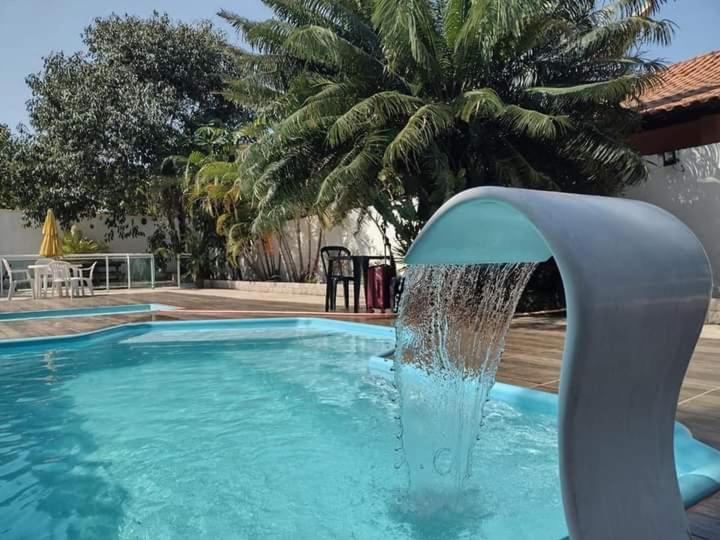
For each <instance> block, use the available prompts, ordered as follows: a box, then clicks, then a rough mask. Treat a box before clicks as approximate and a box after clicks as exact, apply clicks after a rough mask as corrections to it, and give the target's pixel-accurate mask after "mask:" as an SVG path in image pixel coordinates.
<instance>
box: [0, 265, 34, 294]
mask: <svg viewBox="0 0 720 540" xmlns="http://www.w3.org/2000/svg"><path fill="white" fill-rule="evenodd" d="M2 263H3V267H5V273H7V275H8V278H9V280H10V283H9V286H8V300H12V297H13V294H15V290H16V289H17V286H18V284H20V283H27V284H28V286H30V288H31V289H32V278H31V277H30V272H28V271H27V269H23V270H13V269H12V268H11V267H10V263H9V262H8V261H7V259H3V260H2ZM16 276H24V277H20V278H18V277H16Z"/></svg>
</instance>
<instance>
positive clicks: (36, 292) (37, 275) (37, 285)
mask: <svg viewBox="0 0 720 540" xmlns="http://www.w3.org/2000/svg"><path fill="white" fill-rule="evenodd" d="M67 265H68V266H69V267H70V271H71V272H72V274H73V276H75V277H78V276H79V277H82V271H83V270H84V269H83V268H82V267H81V266H80V265H77V264H71V263H67ZM28 270H31V271H32V273H33V280H32V296H33V298H35V299H37V298H40V293H41V292H42V291H43V283H42V281H43V277H44V276H52V271H51V270H50V266H48V265H47V264H31V265H29V266H28ZM68 294H70V287H69V286H68Z"/></svg>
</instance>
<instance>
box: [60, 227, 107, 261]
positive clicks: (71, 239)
mask: <svg viewBox="0 0 720 540" xmlns="http://www.w3.org/2000/svg"><path fill="white" fill-rule="evenodd" d="M62 248H63V254H64V255H72V254H74V253H106V252H107V245H106V244H105V243H104V242H101V241H97V240H92V239H90V238H87V237H86V236H85V235H84V234H83V232H82V230H81V229H80V227H78V226H76V225H73V227H72V228H71V229H70V230H69V231H68V232H66V233H65V234H64V235H63V242H62Z"/></svg>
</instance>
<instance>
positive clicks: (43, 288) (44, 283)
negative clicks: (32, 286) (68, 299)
mask: <svg viewBox="0 0 720 540" xmlns="http://www.w3.org/2000/svg"><path fill="white" fill-rule="evenodd" d="M53 262H55V260H54V259H38V260H37V261H35V266H43V265H45V266H47V267H48V270H47V271H44V270H41V269H40V268H36V269H35V272H36V273H37V272H39V273H40V280H41V283H40V290H39V291H38V293H39V294H38V296H39V295H40V294H42V295H43V296H44V297H46V296H47V291H48V278H49V277H52V272H50V263H53Z"/></svg>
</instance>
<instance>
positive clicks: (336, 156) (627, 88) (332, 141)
mask: <svg viewBox="0 0 720 540" xmlns="http://www.w3.org/2000/svg"><path fill="white" fill-rule="evenodd" d="M263 2H264V3H265V4H266V5H267V6H269V7H270V8H271V9H272V10H273V12H274V14H275V17H274V18H272V19H270V20H267V21H261V22H256V21H250V20H248V19H246V18H244V17H241V16H239V15H236V14H232V13H230V12H227V11H222V12H221V13H220V16H221V17H223V18H224V19H226V20H227V21H228V22H229V23H230V24H232V26H234V27H235V28H236V29H237V30H238V31H239V32H240V34H241V35H242V37H243V38H244V40H245V41H246V42H247V43H248V44H249V45H250V46H251V47H252V49H253V50H252V52H248V51H243V50H238V51H237V56H238V59H239V62H240V64H241V66H242V73H243V77H242V78H241V79H239V80H236V81H233V82H232V83H230V85H229V87H228V90H227V95H228V96H229V97H230V98H232V99H233V100H234V101H235V102H237V103H240V104H242V105H245V106H249V107H253V108H254V109H255V110H256V111H258V119H259V126H260V127H259V129H258V131H257V132H256V135H257V136H258V137H259V138H258V139H257V141H256V142H255V143H254V144H252V145H250V146H249V147H248V149H247V150H246V152H245V153H244V155H243V156H242V159H241V160H240V162H239V169H240V170H239V173H238V183H240V184H242V185H243V186H244V187H243V192H245V193H251V194H252V195H253V197H254V200H255V204H256V206H257V209H258V220H259V221H262V220H263V219H273V216H275V217H274V219H277V218H282V217H284V216H285V215H286V214H287V212H288V209H291V210H290V212H291V213H292V211H293V210H292V209H293V208H296V207H298V206H300V207H302V208H303V211H309V210H308V209H312V211H314V212H319V213H323V214H325V215H327V216H329V217H331V218H336V219H341V218H344V217H345V216H346V215H347V214H348V212H349V211H350V210H351V209H354V208H373V209H374V210H376V211H377V212H378V213H379V215H380V216H381V218H383V219H384V220H385V221H387V222H390V223H392V224H394V225H395V226H396V228H397V229H398V235H399V237H400V239H401V241H402V242H403V243H404V244H405V246H407V245H408V244H409V243H410V242H411V241H412V240H413V239H414V237H415V235H416V234H417V231H418V229H419V227H420V226H422V224H423V223H424V222H425V221H426V220H427V219H428V218H429V217H430V216H431V215H432V213H433V212H434V211H435V210H436V209H437V208H438V206H439V205H441V204H442V203H443V202H444V201H445V200H446V199H447V198H449V197H450V196H452V195H454V194H455V193H457V192H458V191H461V190H463V189H466V188H469V187H474V186H481V185H489V184H490V185H508V186H522V187H531V188H537V189H549V190H563V191H572V192H586V193H601V194H612V193H616V192H618V191H620V190H621V189H622V188H623V186H626V185H629V184H632V183H636V182H639V181H641V180H643V179H644V178H645V177H646V170H645V165H644V162H643V160H642V159H641V157H640V156H639V155H638V154H637V153H636V152H635V151H633V150H632V149H631V148H630V147H629V146H628V145H627V142H626V137H627V135H628V133H629V132H631V131H632V130H633V129H634V127H635V126H636V121H637V116H636V114H635V113H634V112H633V111H632V110H630V108H628V107H626V106H624V104H625V103H626V102H627V101H628V100H629V99H630V98H632V97H633V96H636V95H637V94H638V93H639V92H640V91H642V90H643V88H645V87H646V86H647V85H649V84H652V83H653V80H654V74H656V72H657V71H658V70H659V69H660V68H661V67H662V65H661V64H660V63H659V62H657V61H653V60H648V59H646V58H644V57H643V55H642V47H643V46H645V45H648V44H658V43H659V44H667V43H669V41H670V39H671V37H672V33H673V25H672V23H671V22H669V21H665V20H656V19H654V18H653V16H654V15H655V14H656V13H657V11H658V9H659V7H660V5H661V4H662V3H663V0H617V1H615V2H610V3H603V2H601V5H598V2H597V0H263Z"/></svg>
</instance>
